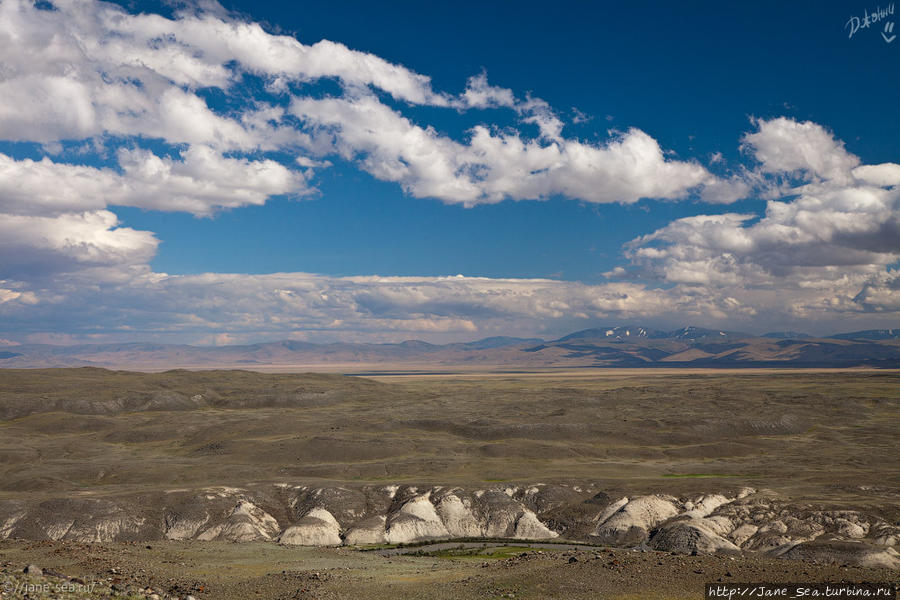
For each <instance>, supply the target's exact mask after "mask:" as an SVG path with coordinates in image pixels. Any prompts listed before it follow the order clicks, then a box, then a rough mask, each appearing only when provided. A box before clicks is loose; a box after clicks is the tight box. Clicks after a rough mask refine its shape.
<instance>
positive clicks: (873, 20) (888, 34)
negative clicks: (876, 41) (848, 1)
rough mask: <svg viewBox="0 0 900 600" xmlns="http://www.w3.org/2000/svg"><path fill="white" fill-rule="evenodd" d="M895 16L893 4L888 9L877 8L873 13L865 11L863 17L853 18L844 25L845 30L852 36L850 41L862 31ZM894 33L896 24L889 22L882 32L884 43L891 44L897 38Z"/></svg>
mask: <svg viewBox="0 0 900 600" xmlns="http://www.w3.org/2000/svg"><path fill="white" fill-rule="evenodd" d="M893 15H894V3H893V2H891V3H890V4H889V5H888V6H887V7H886V8H881V6H877V7H875V10H873V11H872V12H871V13H870V12H869V11H868V9H866V10H864V11H863V15H862V16H861V17H859V16H856V15H854V16H851V17H850V18H849V19H848V20H847V22H846V23H845V24H844V29H849V30H850V35H848V36H847V38H848V39H852V38H853V36H854V35H855V34H856V33H857V32H858V31H859V30H860V29H868V28H869V27H872V26H873V25H876V24H877V23H880V22H881V21H884V20H886V19H887V18H888V17H891V16H893ZM893 31H894V22H893V21H889V22H888V23H886V24H885V26H884V31H882V32H881V37H883V38H884V41H885V42H887V43H888V44H890V43H891V42H893V41H894V39H895V38H896V37H897V36H896V35H894V33H893Z"/></svg>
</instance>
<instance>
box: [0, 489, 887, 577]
mask: <svg viewBox="0 0 900 600" xmlns="http://www.w3.org/2000/svg"><path fill="white" fill-rule="evenodd" d="M897 518H898V511H897V510H896V507H894V509H891V508H888V509H884V508H865V509H848V508H838V507H834V506H825V505H816V504H813V503H808V502H805V503H800V502H796V501H791V500H790V499H787V498H783V497H780V496H779V495H777V494H776V493H774V492H771V491H767V490H755V489H753V488H747V487H745V488H740V489H734V490H724V491H721V492H718V493H708V494H703V495H694V496H688V497H680V498H678V497H674V496H669V495H665V494H646V495H636V496H630V497H626V496H617V495H608V494H606V493H604V492H602V491H600V490H599V489H597V488H595V487H592V486H566V485H544V484H536V485H531V486H512V485H510V486H495V487H489V488H485V489H465V488H460V487H440V486H437V487H413V486H395V485H389V486H358V487H350V486H341V487H311V486H302V485H301V486H290V485H286V484H278V485H269V486H249V487H247V488H224V487H217V488H207V489H202V490H194V491H188V490H172V491H168V492H159V493H153V494H140V495H132V496H128V497H117V498H98V497H91V496H77V495H75V496H72V495H70V496H68V497H63V498H55V499H47V500H41V501H28V500H22V499H6V500H0V539H7V538H19V539H31V540H63V541H72V542H128V541H153V540H165V539H168V540H199V541H213V540H224V541H231V542H261V541H263V542H264V541H272V542H278V543H280V544H284V545H296V546H342V545H347V546H357V545H368V544H409V543H416V542H422V541H427V540H443V539H451V540H452V539H459V540H461V539H487V538H492V539H516V540H572V541H579V542H583V543H588V544H594V545H599V546H608V547H622V548H630V547H631V548H633V547H638V548H644V549H651V550H659V551H666V552H674V553H678V554H734V555H736V554H743V553H752V554H757V555H761V556H765V557H784V558H795V559H805V560H810V561H815V562H819V563H824V564H832V563H837V564H851V565H857V566H862V567H882V568H888V569H900V554H898V552H897V549H896V546H897V544H898V542H900V524H898V521H897Z"/></svg>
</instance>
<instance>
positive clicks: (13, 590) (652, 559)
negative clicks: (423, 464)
mask: <svg viewBox="0 0 900 600" xmlns="http://www.w3.org/2000/svg"><path fill="white" fill-rule="evenodd" d="M148 546H149V547H148ZM501 556H502V554H501ZM29 564H33V565H36V566H38V567H40V568H41V569H42V570H43V574H42V575H35V574H26V573H24V572H23V569H24V568H25V567H26V565H29ZM715 582H723V583H733V582H802V583H815V582H872V583H885V584H893V585H898V584H900V573H897V572H895V571H890V570H887V569H867V568H860V567H851V566H846V565H839V564H829V565H824V564H814V563H810V562H801V561H792V560H779V559H765V558H758V557H725V556H702V555H701V556H685V555H672V554H667V553H662V552H654V551H644V552H640V551H632V550H613V549H593V550H556V551H554V550H550V549H536V548H535V549H530V550H525V551H522V552H521V553H519V554H517V555H516V556H513V557H511V558H502V559H485V558H484V557H480V556H478V555H475V556H471V557H457V558H441V557H437V556H413V555H404V556H388V557H386V556H381V555H380V554H379V553H377V552H359V551H355V550H352V549H349V548H336V549H329V548H287V547H282V546H277V545H274V544H230V543H221V542H219V543H215V542H210V543H197V542H165V543H154V544H152V545H144V544H124V543H120V544H77V543H71V542H25V541H15V540H13V541H5V542H2V543H0V587H2V597H3V598H4V599H6V598H17V599H18V598H22V599H24V598H29V599H44V598H59V599H65V600H69V599H75V598H78V599H83V598H92V599H93V598H110V599H116V600H120V599H131V600H137V599H152V600H157V599H160V600H161V599H164V598H166V599H172V598H178V599H180V600H184V599H185V598H188V599H189V598H191V597H193V598H194V599H196V600H216V599H222V600H234V599H243V598H251V599H260V600H270V599H271V600H275V599H304V600H306V599H313V598H320V599H325V598H333V599H338V598H365V599H369V598H371V599H376V600H378V599H385V600H387V599H395V598H429V599H432V598H433V599H448V600H449V599H460V598H479V599H481V598H485V599H487V598H525V599H535V600H537V599H545V598H566V599H579V598H585V599H587V598H592V599H593V598H620V599H626V598H648V599H654V598H658V599H675V598H702V597H703V596H704V585H705V584H706V583H715ZM24 584H30V585H31V586H32V587H31V588H23V587H22V586H23V585H24Z"/></svg>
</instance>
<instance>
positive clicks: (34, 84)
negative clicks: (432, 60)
mask: <svg viewBox="0 0 900 600" xmlns="http://www.w3.org/2000/svg"><path fill="white" fill-rule="evenodd" d="M0 48H2V50H0V132H2V137H3V140H0V141H6V142H22V143H27V144H32V145H33V146H35V145H36V146H35V147H37V148H39V151H40V154H41V157H40V158H39V159H34V158H22V157H16V156H14V155H11V154H4V153H0V257H2V261H0V319H2V321H3V323H4V328H3V331H2V332H0V333H3V336H2V337H3V338H4V339H6V338H9V339H10V340H16V339H18V340H23V339H27V338H28V336H34V335H41V334H42V333H45V332H48V331H60V332H68V333H71V334H73V335H76V336H96V335H100V336H110V337H116V336H119V337H121V336H125V337H128V336H130V337H131V338H132V339H135V338H142V339H146V338H153V337H165V338H166V339H172V340H180V341H197V340H200V339H206V338H207V337H208V336H209V335H216V334H221V333H226V332H227V333H229V334H232V335H234V336H235V337H233V338H229V339H236V340H252V339H275V338H278V337H284V336H285V335H291V336H307V337H314V338H315V337H320V338H321V339H335V338H341V339H359V338H365V339H376V338H377V339H382V338H385V339H402V338H404V337H426V338H429V339H459V338H460V337H461V336H462V337H466V338H471V337H476V336H477V335H491V334H495V333H503V334H524V335H532V334H542V333H544V332H551V333H553V332H561V331H564V330H565V329H567V328H571V329H574V328H578V327H581V326H587V325H590V324H592V323H594V322H596V321H597V320H616V321H622V320H627V321H642V320H643V321H647V320H649V321H650V322H659V323H663V322H666V323H686V322H691V323H699V324H706V325H721V326H725V325H727V326H729V327H731V328H736V327H739V326H743V327H748V328H751V329H759V328H769V327H770V326H771V327H775V326H780V325H784V326H787V325H790V326H791V327H792V328H799V327H801V326H802V324H804V323H805V324H808V326H810V327H812V328H813V329H818V330H823V329H834V328H845V327H851V324H857V323H858V324H861V325H864V326H875V325H877V324H885V325H891V324H896V319H897V316H898V311H900V275H898V268H897V262H898V260H900V216H898V215H900V200H898V197H900V191H898V190H900V165H897V164H894V163H886V164H878V165H864V164H862V162H861V160H860V159H859V158H858V157H856V156H854V155H853V154H851V153H849V152H848V151H847V150H846V148H845V147H844V144H843V143H842V142H841V141H840V140H838V139H836V138H835V137H834V135H833V134H832V133H831V132H830V131H828V130H827V129H826V128H824V127H822V126H821V125H818V124H815V123H811V122H798V121H794V120H790V119H786V118H776V119H771V120H756V121H754V122H753V123H752V124H751V128H752V131H750V132H748V133H747V134H746V135H745V136H744V137H743V139H741V140H740V141H739V143H740V145H741V147H742V148H743V149H744V151H745V153H746V155H747V158H748V164H747V165H746V166H745V167H744V168H743V169H742V170H741V171H739V172H736V173H731V174H728V175H726V176H717V175H714V174H713V173H711V172H710V171H709V170H708V169H707V168H706V167H705V166H704V165H703V164H701V162H700V161H698V160H694V159H687V160H679V159H676V158H673V157H672V156H671V153H669V152H667V151H666V150H665V149H664V148H662V147H661V146H660V144H659V143H658V142H657V141H656V140H655V139H654V138H653V137H652V136H650V135H649V134H647V133H646V132H644V131H641V130H638V129H629V130H626V131H624V132H614V133H611V134H610V135H609V136H608V137H607V139H605V140H603V141H600V142H596V143H588V142H585V141H583V140H579V139H576V138H572V137H567V136H566V129H565V123H564V122H563V121H562V120H561V118H560V117H559V116H558V115H557V114H556V112H555V111H554V110H553V109H552V107H550V106H549V105H548V104H547V103H546V102H544V101H542V100H540V99H538V98H533V97H530V96H525V97H521V96H518V95H516V94H515V93H514V92H513V91H512V90H509V89H506V88H502V87H497V86H494V85H491V84H490V83H489V82H488V79H487V76H486V75H485V74H484V73H481V74H477V75H474V76H473V77H471V78H470V79H469V80H468V81H467V82H466V83H465V86H464V87H463V89H462V91H460V92H459V93H450V92H446V91H440V90H435V89H434V88H433V86H432V83H431V79H430V78H429V77H428V76H427V75H422V74H419V73H415V72H413V71H411V70H409V69H407V68H405V67H403V66H401V65H397V64H393V63H390V62H388V61H385V60H384V59H382V58H380V57H378V56H375V55H372V54H369V53H365V52H360V51H357V50H352V49H349V48H347V47H346V46H344V45H342V44H340V43H336V42H333V41H328V40H322V41H319V42H317V43H315V44H312V45H305V44H303V43H301V42H299V41H298V40H296V39H295V38H293V37H290V36H283V35H273V34H271V33H268V32H266V31H265V30H264V29H263V28H262V27H261V26H260V25H259V24H256V23H252V22H246V21H243V20H240V19H237V18H234V17H231V16H229V15H227V14H226V13H225V12H224V11H222V10H212V11H201V10H197V9H190V10H185V11H183V12H181V13H178V14H176V15H175V16H174V17H173V18H167V17H163V16H160V15H153V14H140V15H135V14H131V13H128V12H127V11H125V10H124V9H122V8H121V7H118V6H116V5H113V4H108V3H103V2H96V1H93V0H56V1H54V2H53V3H52V6H50V7H49V8H48V7H47V6H46V5H45V4H41V5H40V6H38V5H35V4H33V3H31V2H27V1H24V0H3V1H2V2H0ZM325 81H327V82H330V83H332V84H337V87H335V88H323V87H322V86H321V85H320V84H321V83H322V82H325ZM325 89H329V90H333V89H337V90H339V91H338V92H334V91H331V92H326V91H324V90H325ZM213 97H216V98H224V99H225V100H226V101H225V102H224V103H219V104H217V103H216V102H213V101H212V100H210V99H211V98H213ZM222 106H225V107H226V108H223V107H222ZM416 106H430V107H434V108H436V109H439V110H446V111H451V112H452V111H466V112H471V113H473V114H477V115H481V114H485V115H487V114H488V113H481V112H479V111H483V110H484V109H500V110H505V111H508V114H509V116H511V118H512V119H513V121H514V122H515V123H516V125H515V126H514V127H499V126H497V125H495V124H492V123H490V122H483V123H481V124H479V125H476V126H475V127H473V128H472V129H470V130H469V131H468V132H466V134H465V135H464V136H462V137H461V138H459V139H456V138H453V137H450V136H448V135H446V134H444V133H441V132H440V131H438V130H437V129H436V128H435V127H434V126H433V125H432V124H429V123H427V122H421V121H420V120H417V119H416V118H414V117H413V116H412V114H413V113H414V112H415V111H412V110H410V109H411V108H413V107H416ZM417 114H418V113H417ZM579 118H580V119H584V118H585V117H584V116H583V115H581V116H579ZM737 142H738V141H736V143H737ZM332 161H342V162H346V163H348V164H352V165H354V166H356V167H357V168H359V169H361V170H363V171H365V172H367V173H369V174H371V175H372V176H374V177H376V178H378V179H381V180H384V181H389V182H394V183H396V184H398V185H399V186H400V187H401V188H402V189H403V191H404V192H405V193H406V194H409V195H411V196H413V197H417V198H422V199H423V201H442V202H445V203H449V204H459V205H463V206H466V207H470V206H475V205H478V204H486V203H497V202H502V201H518V200H535V199H538V200H547V199H553V201H564V200H565V199H569V200H577V201H583V202H591V203H598V204H603V203H621V204H632V203H635V202H638V201H639V200H641V199H644V198H650V199H659V200H670V201H678V200H692V201H699V202H705V203H710V204H729V203H732V202H735V201H736V200H738V199H741V198H747V197H751V198H761V199H764V200H766V201H767V204H766V207H765V212H764V213H763V214H755V213H752V212H748V213H739V212H729V213H724V214H723V213H720V212H715V214H708V215H700V216H693V217H688V218H683V219H678V220H676V221H674V222H672V223H670V224H668V225H666V226H665V227H663V228H660V229H659V230H657V231H654V232H651V233H648V234H646V235H643V236H641V237H639V238H637V239H635V240H632V241H631V242H630V243H629V244H628V245H627V246H626V248H625V250H624V262H623V264H622V266H620V267H618V268H616V269H615V270H614V271H612V272H610V273H609V274H608V276H609V279H610V281H609V282H608V283H603V284H597V285H587V284H583V283H579V282H565V281H552V280H535V279H518V280H513V279H485V278H477V277H444V278H441V277H432V278H391V277H375V276H372V277H355V278H337V277H329V276H326V275H315V274H306V273H286V274H270V275H246V274H220V273H210V274H206V275H196V276H179V275H169V274H162V273H155V272H153V271H152V269H151V268H150V266H149V263H150V261H151V259H152V258H153V256H154V255H155V252H156V249H157V246H158V244H159V240H158V239H157V237H156V236H155V235H154V234H153V233H152V232H148V231H138V230H135V229H132V228H128V227H123V226H122V225H121V224H120V222H119V219H118V217H117V216H116V214H115V207H117V206H132V207H139V208H143V209H146V210H155V211H178V212H187V213H191V214H193V215H196V216H199V217H206V216H209V215H212V214H214V213H215V212H217V211H220V210H227V209H239V208H240V207H243V206H250V205H264V204H265V203H266V202H267V201H269V199H271V198H273V197H291V198H302V197H304V196H307V195H309V194H312V193H315V185H316V183H315V182H316V172H317V170H320V169H327V168H329V166H330V165H331V164H332ZM710 162H713V163H716V162H721V156H720V155H719V157H718V159H714V160H712V161H710ZM326 201H327V199H326ZM845 324H846V325H845ZM7 341H9V340H7Z"/></svg>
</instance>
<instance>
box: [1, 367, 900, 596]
mask: <svg viewBox="0 0 900 600" xmlns="http://www.w3.org/2000/svg"><path fill="white" fill-rule="evenodd" d="M371 375H372V377H368V378H363V377H346V376H341V375H336V374H286V373H284V374H278V373H267V374H263V373H256V372H248V371H196V372H195V371H184V370H178V371H167V372H162V373H131V372H122V371H107V370H103V369H95V368H81V369H50V370H5V371H2V372H0V419H2V422H0V431H2V438H0V439H2V441H0V469H2V471H0V474H2V477H0V537H2V538H6V539H5V541H3V542H0V561H5V562H3V564H4V565H5V566H4V567H3V568H4V571H5V572H6V574H5V575H4V576H5V577H7V576H8V577H13V575H12V574H13V573H14V572H15V571H16V570H19V571H20V570H21V567H22V566H24V564H25V563H27V562H34V563H37V564H40V565H41V566H44V567H50V568H51V572H56V573H57V574H59V575H64V576H65V577H66V578H67V579H66V581H69V579H68V578H69V577H77V578H78V580H81V581H89V580H90V581H101V582H105V584H104V585H106V586H107V587H105V588H103V590H104V591H103V593H106V594H111V595H112V596H113V597H118V596H121V597H128V596H127V595H128V594H132V595H133V596H134V597H151V596H152V595H153V594H157V595H159V596H160V597H164V596H166V595H170V596H172V597H184V596H185V595H187V594H192V595H194V596H195V597H196V598H234V597H264V598H266V597H268V598H289V597H302V598H305V597H345V596H347V595H351V594H357V595H358V594H359V590H361V589H365V590H366V597H385V598H387V597H509V596H507V594H514V595H515V597H520V598H521V597H526V598H529V597H533V598H543V597H567V598H568V597H585V598H587V597H595V596H594V595H593V594H595V593H599V591H603V593H604V595H605V596H607V597H660V598H668V597H701V596H702V593H703V592H702V586H703V583H704V582H715V581H717V580H719V579H721V580H724V581H747V580H759V581H766V580H782V581H784V580H790V579H792V580H795V581H796V580H801V581H816V580H833V581H839V580H841V579H848V578H850V579H853V580H864V581H896V579H897V577H896V576H897V572H898V571H897V566H898V565H900V560H898V555H897V553H896V551H895V547H896V545H897V543H898V537H900V460H898V454H897V451H896V450H897V441H896V439H897V438H896V434H897V425H898V424H900V394H898V390H900V373H897V372H895V371H876V370H855V371H827V370H816V371H799V370H795V371H776V370H733V371H728V372H722V371H714V370H708V371H701V370H694V371H685V370H681V371H679V370H668V371H660V370H652V369H649V370H648V369H644V370H637V369H635V370H629V369H620V370H606V371H604V370H587V369H585V370H576V371H570V372H554V371H552V370H545V371H542V372H530V373H503V372H494V373H473V372H468V373H465V372H463V373H445V374H431V375H429V374H418V375H397V374H392V373H390V372H388V373H383V374H377V373H372V374H371ZM445 539H452V540H455V541H454V544H457V543H459V544H463V543H467V544H475V546H471V547H467V548H465V549H454V548H455V546H453V548H448V547H446V546H430V545H428V544H429V543H430V542H433V541H434V540H445ZM491 540H502V541H501V542H497V543H500V547H497V548H487V549H484V548H481V546H480V544H484V543H487V542H489V541H491ZM236 542H241V543H239V544H237V545H235V543H236ZM568 542H575V543H577V544H583V545H582V546H577V547H576V546H568V545H565V543H568ZM535 544H540V545H535ZM397 548H399V549H400V550H397ZM363 549H365V551H364V550H363ZM391 552H394V554H392V553H391ZM396 552H403V553H404V554H403V555H397V554H396ZM417 554H418V555H417ZM264 557H268V558H265V559H264ZM791 559H793V560H791ZM719 571H721V573H720V572H719ZM726 573H727V575H726ZM17 577H19V579H21V576H17ZM44 580H46V576H44ZM10 581H12V580H10ZM35 581H37V580H35ZM49 581H52V579H51V580H49ZM112 585H115V586H116V589H113V588H111V587H109V586H112ZM91 593H92V594H94V595H97V594H98V593H100V592H97V590H94V591H93V592H91ZM423 594H424V595H423ZM117 595H118V596H117ZM73 597H78V596H73ZM98 597H100V596H98Z"/></svg>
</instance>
